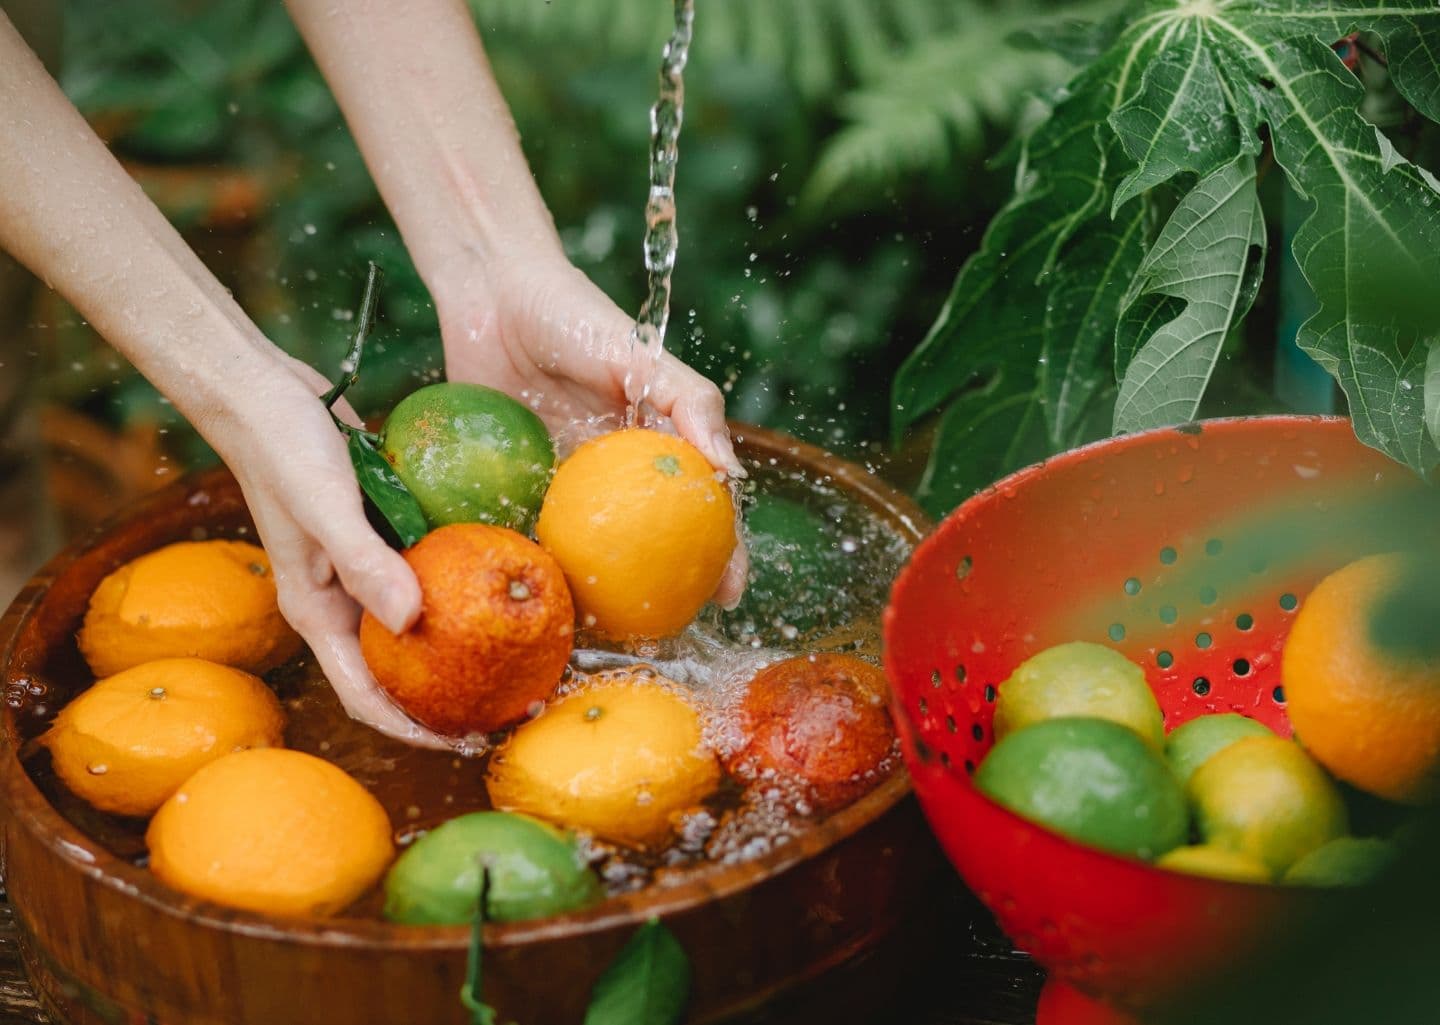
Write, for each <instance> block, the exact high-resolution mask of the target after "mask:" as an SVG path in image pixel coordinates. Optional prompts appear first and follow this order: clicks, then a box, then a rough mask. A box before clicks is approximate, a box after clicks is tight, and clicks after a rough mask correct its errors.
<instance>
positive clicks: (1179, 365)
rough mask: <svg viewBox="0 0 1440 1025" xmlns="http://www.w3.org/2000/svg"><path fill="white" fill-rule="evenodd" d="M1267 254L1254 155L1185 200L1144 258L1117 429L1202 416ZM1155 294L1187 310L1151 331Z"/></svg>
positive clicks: (1120, 345)
mask: <svg viewBox="0 0 1440 1025" xmlns="http://www.w3.org/2000/svg"><path fill="white" fill-rule="evenodd" d="M1264 250H1265V219H1264V215H1263V214H1262V212H1261V210H1260V197H1259V196H1258V195H1257V194H1256V191H1255V163H1254V161H1253V160H1252V159H1251V158H1250V157H1248V156H1244V157H1241V158H1240V159H1239V160H1236V161H1234V162H1232V163H1230V164H1227V165H1225V166H1224V167H1222V168H1220V170H1218V171H1216V172H1215V173H1214V174H1212V175H1210V176H1209V177H1208V178H1205V179H1203V180H1201V181H1200V182H1199V184H1197V185H1196V186H1195V188H1194V189H1193V190H1191V192H1190V193H1189V194H1188V195H1187V196H1186V197H1185V198H1184V199H1182V200H1181V201H1180V205H1179V206H1177V207H1176V208H1175V212H1174V213H1173V214H1172V215H1171V216H1170V220H1169V222H1168V223H1166V225H1165V227H1164V229H1162V230H1161V232H1160V236H1159V238H1157V239H1156V240H1155V245H1154V246H1153V247H1152V248H1151V250H1150V252H1149V253H1147V254H1146V256H1145V260H1144V262H1143V263H1142V264H1141V266H1140V269H1139V271H1138V273H1137V274H1136V275H1135V278H1134V281H1133V284H1132V285H1131V286H1130V291H1129V293H1128V294H1127V295H1126V297H1125V303H1124V309H1123V312H1122V313H1121V315H1120V324H1119V327H1118V330H1117V334H1116V338H1115V362H1116V368H1117V373H1119V374H1120V375H1122V376H1121V381H1120V395H1119V398H1118V399H1117V400H1116V403H1115V430H1116V431H1117V432H1119V431H1139V430H1144V429H1146V428H1149V427H1162V426H1165V425H1167V424H1177V423H1187V422H1189V421H1190V420H1193V419H1194V418H1195V413H1196V411H1197V410H1198V409H1199V408H1200V399H1201V397H1202V396H1203V395H1204V394H1205V387H1206V385H1208V384H1209V383H1210V375H1211V374H1212V373H1213V372H1214V370H1215V363H1216V361H1217V360H1218V359H1219V358H1220V347H1221V345H1222V344H1224V341H1225V336H1226V335H1227V334H1229V332H1230V329H1231V328H1232V327H1234V326H1235V324H1236V323H1237V322H1238V321H1239V320H1240V318H1242V317H1243V316H1244V315H1245V313H1246V311H1247V310H1248V309H1249V308H1250V304H1251V303H1252V302H1253V301H1254V299H1255V293H1256V291H1257V290H1258V288H1259V286H1260V278H1259V274H1258V273H1257V268H1258V267H1259V266H1260V265H1261V263H1262V261H1263V257H1264ZM1153 295H1159V296H1163V297H1166V298H1170V299H1176V300H1180V301H1182V302H1183V303H1184V307H1183V309H1181V310H1179V311H1178V313H1177V315H1176V316H1175V317H1174V319H1172V320H1169V321H1167V322H1165V323H1162V324H1160V325H1158V326H1155V327H1154V330H1153V331H1151V330H1150V328H1151V327H1152V319H1151V318H1147V317H1145V316H1144V315H1143V314H1142V315H1140V316H1136V315H1135V313H1139V312H1140V311H1139V310H1137V300H1139V299H1141V298H1142V297H1145V296H1153ZM1154 309H1155V307H1154V306H1150V307H1148V308H1145V309H1144V312H1145V313H1153V311H1154ZM1132 311H1135V313H1132ZM1142 325H1143V326H1142Z"/></svg>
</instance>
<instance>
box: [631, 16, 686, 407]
mask: <svg viewBox="0 0 1440 1025" xmlns="http://www.w3.org/2000/svg"><path fill="white" fill-rule="evenodd" d="M694 22H695V0H675V31H674V32H673V33H672V34H671V36H670V41H669V42H667V43H666V44H665V51H664V54H663V56H662V58H661V61H660V97H659V99H657V100H656V101H655V105H654V106H653V107H651V108H650V195H649V198H648V199H647V200H646V202H645V271H646V275H647V278H648V283H649V289H648V291H647V293H646V296H645V302H644V303H643V304H641V306H640V313H639V315H638V316H637V317H636V319H635V331H634V333H633V334H632V335H631V341H630V366H629V369H628V370H627V371H626V373H625V400H626V404H627V408H626V421H627V426H636V425H638V424H639V423H640V422H641V420H642V417H643V413H644V405H645V402H646V400H647V399H649V397H650V389H651V387H652V385H653V383H654V380H655V368H656V366H657V364H658V363H659V362H660V356H661V353H663V352H664V351H665V328H666V326H667V325H668V324H669V321H670V276H671V274H672V273H673V272H674V270H675V253H676V250H677V249H678V248H679V244H680V238H679V235H678V233H677V232H676V229H675V164H676V162H677V160H678V159H679V154H680V125H681V122H682V121H683V120H684V112H685V75H684V72H685V62H686V61H687V60H688V59H689V57H690V40H691V37H692V35H693V31H694Z"/></svg>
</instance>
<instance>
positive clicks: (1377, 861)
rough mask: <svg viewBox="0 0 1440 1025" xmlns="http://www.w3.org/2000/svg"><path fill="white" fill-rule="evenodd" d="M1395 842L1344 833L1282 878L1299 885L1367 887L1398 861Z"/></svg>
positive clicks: (1316, 849) (1306, 856) (1302, 859)
mask: <svg viewBox="0 0 1440 1025" xmlns="http://www.w3.org/2000/svg"><path fill="white" fill-rule="evenodd" d="M1397 853H1398V852H1397V851H1396V850H1395V845H1394V844H1391V843H1387V842H1386V841H1384V840H1377V839H1375V838H1374V837H1355V836H1342V837H1340V838H1339V839H1336V840H1331V841H1330V842H1329V843H1326V844H1322V845H1320V846H1319V847H1316V848H1315V849H1314V850H1313V851H1311V852H1310V853H1309V854H1307V855H1305V857H1303V858H1301V859H1300V860H1299V861H1297V862H1295V864H1293V865H1291V866H1290V870H1289V871H1288V872H1286V873H1285V876H1284V878H1283V879H1282V880H1281V881H1282V882H1286V883H1295V884H1297V885H1300V886H1365V885H1366V884H1368V883H1373V882H1374V881H1375V880H1377V879H1379V878H1380V876H1382V875H1383V874H1384V873H1385V870H1386V869H1388V868H1389V867H1390V865H1391V864H1392V863H1393V862H1394V861H1395V858H1396V855H1397Z"/></svg>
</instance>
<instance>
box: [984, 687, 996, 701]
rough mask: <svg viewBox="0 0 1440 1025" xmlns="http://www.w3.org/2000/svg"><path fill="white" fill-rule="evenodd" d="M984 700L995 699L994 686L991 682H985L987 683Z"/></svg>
mask: <svg viewBox="0 0 1440 1025" xmlns="http://www.w3.org/2000/svg"><path fill="white" fill-rule="evenodd" d="M985 700H986V701H994V700H995V687H994V686H993V685H992V684H988V683H987V684H986V685H985Z"/></svg>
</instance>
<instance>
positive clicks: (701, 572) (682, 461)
mask: <svg viewBox="0 0 1440 1025" xmlns="http://www.w3.org/2000/svg"><path fill="white" fill-rule="evenodd" d="M535 534H536V537H538V538H539V540H540V543H541V544H542V545H544V546H545V549H546V550H547V551H548V552H550V554H551V555H553V556H555V560H556V561H557V562H558V563H560V568H561V569H563V570H564V571H565V579H566V580H568V581H569V582H570V590H571V592H572V593H573V594H574V595H575V605H576V608H577V610H578V612H579V614H580V616H581V624H582V625H583V626H585V627H587V628H590V627H593V628H594V629H595V630H597V631H598V632H600V633H602V634H605V635H607V636H610V637H616V638H634V637H664V636H668V635H670V634H674V633H678V632H679V631H680V630H682V629H684V627H685V626H686V625H687V624H689V623H690V621H691V620H693V619H694V618H695V614H696V613H697V612H699V611H700V608H701V606H703V605H704V604H705V602H706V601H708V600H709V598H710V596H711V595H712V594H714V593H715V588H716V586H717V585H718V584H719V583H720V577H721V575H722V574H723V573H724V572H725V566H726V564H727V563H728V562H729V561H730V555H731V553H732V552H733V551H734V550H735V505H734V502H733V500H732V499H731V497H730V492H729V490H728V489H726V487H725V486H724V485H723V484H721V483H720V481H719V479H718V478H717V477H716V474H715V470H714V469H713V468H712V467H711V466H710V464H709V463H708V462H706V460H705V457H704V456H702V455H701V454H700V452H699V451H698V450H697V449H696V448H695V447H694V446H693V445H691V444H689V443H688V442H686V441H682V440H681V439H679V438H676V437H672V436H671V435H668V434H660V433H658V432H657V431H650V430H642V429H633V430H624V431H616V432H614V433H613V434H606V435H602V436H601V437H599V438H594V439H592V440H590V441H587V442H586V443H585V444H583V445H581V446H580V447H579V448H577V449H576V450H575V451H574V453H573V454H572V455H571V456H570V458H569V459H566V460H565V461H564V462H563V463H561V464H560V468H559V469H558V470H556V471H555V477H554V479H553V480H552V481H551V482H550V490H549V492H548V493H547V494H546V495H545V503H544V505H542V506H541V508H540V521H539V523H538V524H537V526H536V528H535Z"/></svg>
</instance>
